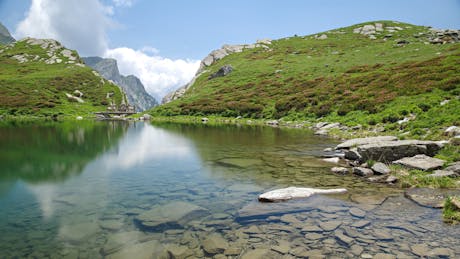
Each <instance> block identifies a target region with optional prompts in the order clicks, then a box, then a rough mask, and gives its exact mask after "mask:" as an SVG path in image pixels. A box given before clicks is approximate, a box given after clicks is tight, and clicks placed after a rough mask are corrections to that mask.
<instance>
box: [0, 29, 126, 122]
mask: <svg viewBox="0 0 460 259" xmlns="http://www.w3.org/2000/svg"><path fill="white" fill-rule="evenodd" d="M77 90H78V91H79V92H80V93H82V95H81V94H80V93H79V92H78V91H77ZM76 91H77V92H76ZM108 93H110V94H109V95H111V97H110V98H107V96H108ZM68 95H72V97H70V98H69V97H68ZM80 95H81V97H80ZM122 95H123V94H122V92H121V91H120V89H119V88H118V87H117V86H115V85H114V84H112V83H110V82H109V81H107V80H105V79H103V78H102V77H100V76H99V75H98V74H97V73H96V72H95V71H93V70H92V69H91V68H89V67H86V66H85V65H84V64H83V63H82V61H81V59H80V57H79V56H78V54H77V52H76V51H71V50H68V49H66V48H64V47H63V46H62V45H61V44H60V43H59V42H57V41H54V40H39V39H31V38H27V39H24V40H21V41H17V42H14V43H11V44H9V45H3V46H2V45H0V99H1V102H0V115H2V116H15V117H18V116H38V117H56V116H77V115H79V116H84V117H85V116H91V117H93V116H94V115H93V112H94V111H101V110H102V111H103V110H105V109H106V106H107V104H109V102H110V101H115V102H116V103H120V101H121V99H122ZM74 97H79V99H77V98H74Z"/></svg>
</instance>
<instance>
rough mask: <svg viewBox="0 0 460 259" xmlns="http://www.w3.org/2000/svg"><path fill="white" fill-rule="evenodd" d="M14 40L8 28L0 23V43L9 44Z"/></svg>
mask: <svg viewBox="0 0 460 259" xmlns="http://www.w3.org/2000/svg"><path fill="white" fill-rule="evenodd" d="M15 41H16V40H15V39H14V38H13V37H12V36H11V34H10V32H9V31H8V29H7V28H6V27H5V26H3V24H2V23H0V44H10V43H12V42H15Z"/></svg>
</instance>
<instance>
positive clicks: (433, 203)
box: [404, 188, 460, 208]
mask: <svg viewBox="0 0 460 259" xmlns="http://www.w3.org/2000/svg"><path fill="white" fill-rule="evenodd" d="M454 195H456V196H460V189H432V188H411V189H408V190H406V191H405V192H404V196H406V198H408V199H410V200H412V201H414V202H415V203H417V204H418V205H420V206H424V207H431V208H442V207H444V200H445V198H446V197H447V196H454Z"/></svg>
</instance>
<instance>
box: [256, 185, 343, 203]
mask: <svg viewBox="0 0 460 259" xmlns="http://www.w3.org/2000/svg"><path fill="white" fill-rule="evenodd" d="M346 192H347V189H343V188H341V189H316V188H301V187H293V186H291V187H288V188H283V189H277V190H273V191H269V192H266V193H263V194H261V195H259V201H261V202H277V201H286V200H290V199H295V198H307V197H310V196H312V195H313V194H339V193H346Z"/></svg>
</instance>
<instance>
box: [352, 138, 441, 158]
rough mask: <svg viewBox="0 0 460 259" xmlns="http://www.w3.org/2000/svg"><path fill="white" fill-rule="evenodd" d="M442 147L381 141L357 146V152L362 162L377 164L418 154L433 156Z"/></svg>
mask: <svg viewBox="0 0 460 259" xmlns="http://www.w3.org/2000/svg"><path fill="white" fill-rule="evenodd" d="M443 145H444V142H437V141H421V140H399V141H383V142H378V143H372V144H366V145H361V146H358V148H357V151H358V153H359V154H360V155H361V157H362V160H363V161H367V160H375V161H379V162H392V161H395V160H398V159H401V158H404V157H411V156H415V155H419V154H424V155H428V156H434V155H435V154H436V153H437V152H438V151H439V150H440V149H441V148H442V146H443Z"/></svg>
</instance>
